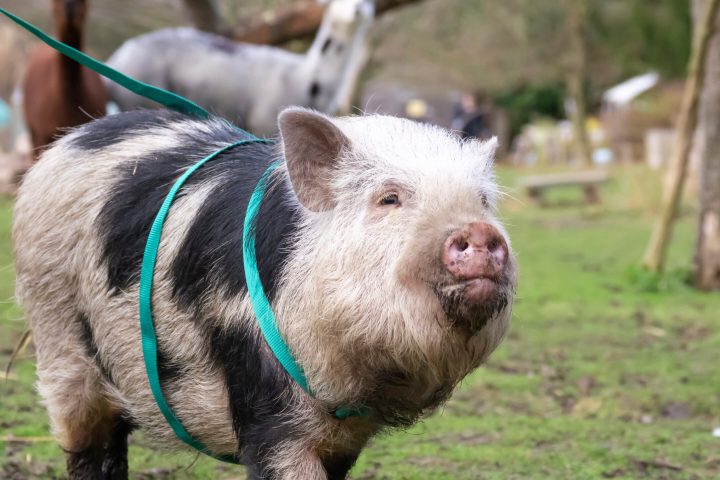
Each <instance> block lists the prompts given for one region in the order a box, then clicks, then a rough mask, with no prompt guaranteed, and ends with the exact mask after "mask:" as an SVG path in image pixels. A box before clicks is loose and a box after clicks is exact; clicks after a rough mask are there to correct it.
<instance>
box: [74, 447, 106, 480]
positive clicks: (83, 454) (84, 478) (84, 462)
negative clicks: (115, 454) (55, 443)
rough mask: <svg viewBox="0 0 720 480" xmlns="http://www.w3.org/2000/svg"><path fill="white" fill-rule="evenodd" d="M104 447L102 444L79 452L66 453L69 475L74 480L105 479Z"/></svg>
mask: <svg viewBox="0 0 720 480" xmlns="http://www.w3.org/2000/svg"><path fill="white" fill-rule="evenodd" d="M103 455H104V452H103V447H102V444H101V443H100V442H98V443H97V444H94V445H91V446H90V447H88V448H87V449H85V450H82V451H79V452H66V453H65V464H66V466H67V473H68V476H69V477H70V478H72V479H73V480H95V479H98V478H103V475H102V463H103Z"/></svg>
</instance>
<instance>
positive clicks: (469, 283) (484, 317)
mask: <svg viewBox="0 0 720 480" xmlns="http://www.w3.org/2000/svg"><path fill="white" fill-rule="evenodd" d="M433 290H434V291H435V294H436V295H437V297H438V300H439V301H440V304H441V305H442V308H443V311H444V312H445V315H446V316H447V318H448V320H449V321H450V322H451V323H452V324H453V325H454V326H457V327H459V328H464V329H467V330H469V332H470V333H476V332H478V331H480V330H482V328H483V327H484V326H485V325H487V323H488V322H489V321H490V320H492V319H493V318H494V317H496V316H497V315H498V314H500V313H501V312H502V311H503V310H505V309H506V308H507V307H508V305H509V304H510V302H511V300H512V296H513V290H514V289H513V283H512V281H511V280H510V278H509V276H508V275H507V274H501V275H498V276H497V277H494V278H488V277H478V278H473V279H470V280H465V281H461V282H457V283H440V284H436V285H435V286H434V287H433Z"/></svg>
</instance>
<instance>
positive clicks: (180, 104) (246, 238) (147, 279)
mask: <svg viewBox="0 0 720 480" xmlns="http://www.w3.org/2000/svg"><path fill="white" fill-rule="evenodd" d="M0 13H2V14H4V15H5V16H7V17H8V18H10V20H12V21H14V22H15V23H17V24H18V25H20V26H21V27H23V28H24V29H26V30H28V31H29V32H30V33H32V34H33V35H35V36H36V37H38V38H39V39H40V40H42V41H43V42H45V43H46V44H48V45H49V46H50V47H52V48H54V49H55V50H57V51H59V52H60V53H62V54H63V55H66V56H67V57H69V58H71V59H73V60H75V61H76V62H78V63H80V64H82V65H84V66H86V67H88V68H89V69H91V70H93V71H95V72H97V73H99V74H100V75H102V76H104V77H106V78H108V79H110V80H112V81H114V82H116V83H118V84H119V85H121V86H123V87H125V88H127V89H128V90H130V91H132V92H133V93H136V94H138V95H140V96H142V97H145V98H148V99H150V100H153V101H155V102H157V103H159V104H161V105H163V106H165V107H167V108H170V109H173V110H176V111H179V112H182V113H185V114H187V115H190V116H193V117H196V118H202V119H204V118H210V114H209V113H208V112H207V111H206V110H205V109H203V108H202V107H200V106H199V105H197V104H195V103H194V102H192V101H190V100H188V99H187V98H184V97H182V96H180V95H177V94H175V93H172V92H169V91H167V90H163V89H162V88H158V87H155V86H152V85H148V84H145V83H143V82H140V81H139V80H136V79H134V78H132V77H129V76H127V75H125V74H123V73H120V72H118V71H117V70H114V69H113V68H110V67H109V66H107V65H105V64H104V63H102V62H99V61H98V60H95V59H94V58H92V57H90V56H88V55H86V54H84V53H83V52H81V51H79V50H77V49H75V48H73V47H71V46H69V45H66V44H65V43H63V42H60V41H58V40H55V39H54V38H52V37H50V36H49V35H47V34H46V33H45V32H43V31H42V30H40V29H39V28H37V27H35V26H34V25H32V24H31V23H28V22H26V21H25V20H23V19H22V18H20V17H18V16H16V15H14V14H12V13H10V12H8V11H7V10H5V9H4V8H2V7H0ZM234 128H236V129H238V130H239V131H240V132H241V133H243V134H245V135H247V136H249V137H250V138H247V139H244V140H239V141H237V142H234V143H232V144H230V145H226V146H224V147H222V148H220V149H218V150H216V151H214V152H213V153H211V154H210V155H208V156H206V157H205V158H203V159H202V160H200V161H199V162H197V163H195V164H194V165H192V166H191V167H189V168H188V169H187V170H186V171H185V172H184V173H183V174H182V175H181V176H180V178H178V180H177V181H176V182H175V184H174V185H173V186H172V188H171V189H170V192H169V193H168V194H167V196H166V197H165V200H164V201H163V203H162V206H161V207H160V210H159V211H158V213H157V216H156V217H155V220H154V221H153V224H152V227H151V229H150V233H149V235H148V239H147V243H146V244H145V251H144V253H143V259H142V266H141V270H140V288H139V307H140V331H141V336H142V350H143V357H144V360H145V370H146V372H147V376H148V382H149V384H150V390H151V391H152V394H153V397H154V398H155V402H156V403H157V405H158V407H159V408H160V412H161V413H162V414H163V416H164V417H165V420H167V422H168V424H169V425H170V427H171V428H172V430H173V431H174V432H175V435H176V436H177V437H178V438H179V439H180V440H182V441H183V442H184V443H186V444H187V445H189V446H191V447H193V448H195V449H196V450H199V451H201V452H203V453H204V454H206V455H209V456H211V457H214V458H216V459H218V460H221V461H223V462H228V463H235V464H238V463H240V462H239V461H238V459H237V457H236V456H234V455H216V454H214V453H212V452H211V451H210V450H209V449H208V448H207V447H206V446H205V445H203V444H202V443H201V442H199V441H198V440H196V439H194V438H193V437H192V436H191V435H190V434H189V433H188V431H187V430H186V429H185V427H184V426H183V424H182V422H181V421H180V419H178V418H177V416H175V413H174V412H173V411H172V408H170V405H168V403H167V401H166V400H165V396H164V395H163V392H162V386H161V384H160V376H159V372H158V363H157V336H156V334H155V326H154V322H153V317H152V285H153V276H154V272H155V262H156V260H157V252H158V247H159V245H160V238H161V235H162V228H163V224H164V222H165V218H166V217H167V214H168V211H169V210H170V206H171V205H172V202H173V200H174V199H175V196H176V195H177V193H178V191H179V190H180V188H181V187H182V186H183V184H184V183H185V182H186V181H187V179H188V178H190V176H191V175H192V174H193V173H195V172H196V171H197V170H198V169H199V168H200V167H202V166H203V165H204V164H205V163H207V162H209V161H211V160H213V159H214V158H216V157H218V156H219V155H221V154H223V153H225V152H226V151H228V150H230V149H232V148H235V147H240V146H243V145H247V144H250V143H274V141H273V140H269V139H262V138H257V137H255V136H254V135H252V134H250V133H249V132H246V131H245V130H242V129H240V128H238V127H234ZM280 164H281V161H277V162H274V163H273V164H271V165H270V166H269V167H268V168H267V170H266V171H265V172H264V173H263V175H262V176H261V178H260V180H259V181H258V183H257V184H256V185H255V189H254V190H253V193H252V196H251V197H250V201H249V203H248V207H247V211H246V213H245V221H244V224H243V264H244V270H245V283H246V284H247V289H248V296H249V297H250V302H251V304H252V306H253V311H254V313H255V317H256V318H257V321H258V325H259V326H260V330H261V331H262V334H263V336H264V338H265V341H266V342H267V344H268V346H269V347H270V349H271V350H272V352H273V354H274V355H275V357H276V358H277V359H278V361H279V362H280V364H282V366H283V368H284V369H285V371H286V372H287V373H288V374H289V375H290V376H291V377H292V378H293V380H295V382H296V383H297V384H298V385H299V386H300V387H301V388H302V389H303V390H305V391H306V392H307V393H308V394H310V395H313V393H312V390H311V389H310V386H309V385H308V382H307V378H306V377H305V373H304V372H303V369H302V367H301V366H300V365H299V364H298V363H297V361H296V360H295V357H294V356H293V354H292V352H291V351H290V348H289V347H288V345H287V343H285V340H284V339H283V338H282V335H281V334H280V330H279V329H278V326H277V321H276V319H275V315H274V314H273V311H272V307H271V305H270V302H269V301H268V298H267V295H266V294H265V290H264V288H263V285H262V282H261V280H260V274H259V272H258V266H257V258H256V257H255V220H256V218H257V215H258V212H259V211H260V205H261V203H262V199H263V196H264V195H265V191H266V190H267V184H268V179H269V176H270V174H271V173H272V172H273V171H274V170H275V169H276V168H277V167H278V166H279V165H280ZM332 413H333V415H334V416H335V417H336V418H338V419H341V420H342V419H345V418H348V417H363V416H367V415H368V414H369V413H370V411H369V409H368V408H366V407H356V406H352V405H343V406H340V407H338V408H337V409H336V410H335V411H334V412H332Z"/></svg>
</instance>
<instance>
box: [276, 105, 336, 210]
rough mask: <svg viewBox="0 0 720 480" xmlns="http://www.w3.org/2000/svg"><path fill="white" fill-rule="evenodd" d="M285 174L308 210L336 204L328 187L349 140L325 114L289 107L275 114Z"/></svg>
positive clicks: (321, 208)
mask: <svg viewBox="0 0 720 480" xmlns="http://www.w3.org/2000/svg"><path fill="white" fill-rule="evenodd" d="M278 125H279V127H280V137H281V139H282V148H283V153H284V155H285V162H286V163H287V170H288V175H289V176H290V183H292V187H293V190H295V194H296V195H297V198H298V200H300V203H302V204H303V205H304V206H305V207H306V208H307V209H308V210H312V211H313V212H322V211H325V210H331V209H332V208H333V207H334V206H335V195H334V194H333V192H332V189H331V187H330V183H331V178H332V172H333V170H335V169H336V168H337V164H338V161H339V158H340V155H341V153H342V151H343V150H344V149H347V148H349V147H350V140H348V138H347V137H346V136H345V135H344V134H343V133H342V132H341V131H340V129H339V128H338V127H336V126H335V124H334V123H332V121H331V120H330V119H329V118H327V117H326V116H324V115H321V114H319V113H316V112H313V111H311V110H305V109H302V108H288V109H286V110H283V111H282V112H281V113H280V116H279V117H278Z"/></svg>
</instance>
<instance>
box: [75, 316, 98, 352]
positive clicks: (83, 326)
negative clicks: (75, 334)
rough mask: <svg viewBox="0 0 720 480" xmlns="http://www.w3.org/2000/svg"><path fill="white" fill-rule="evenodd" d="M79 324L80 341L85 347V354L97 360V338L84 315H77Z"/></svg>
mask: <svg viewBox="0 0 720 480" xmlns="http://www.w3.org/2000/svg"><path fill="white" fill-rule="evenodd" d="M76 318H77V322H78V323H79V324H80V330H81V331H80V340H81V341H82V343H83V346H84V347H85V353H86V354H87V356H88V357H90V358H95V356H96V355H97V353H98V349H97V344H96V343H95V336H94V335H93V331H92V328H91V327H90V322H89V321H88V318H87V316H86V315H85V314H84V313H78V314H77V317H76Z"/></svg>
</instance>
